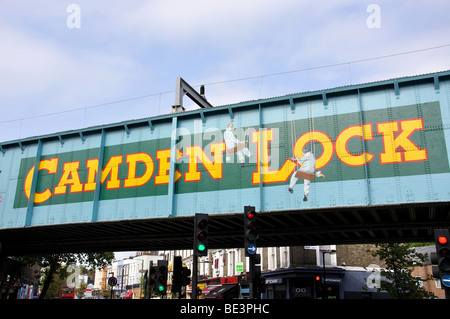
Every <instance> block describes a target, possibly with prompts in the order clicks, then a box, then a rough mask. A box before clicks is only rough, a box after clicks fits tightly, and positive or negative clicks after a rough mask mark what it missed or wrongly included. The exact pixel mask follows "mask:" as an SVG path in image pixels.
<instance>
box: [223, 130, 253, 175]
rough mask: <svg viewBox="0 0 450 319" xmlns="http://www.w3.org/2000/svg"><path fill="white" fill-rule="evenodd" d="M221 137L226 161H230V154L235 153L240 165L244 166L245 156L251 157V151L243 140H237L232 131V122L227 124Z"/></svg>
mask: <svg viewBox="0 0 450 319" xmlns="http://www.w3.org/2000/svg"><path fill="white" fill-rule="evenodd" d="M223 139H224V140H225V147H226V150H227V153H226V154H227V155H226V160H227V162H230V161H231V157H230V156H231V154H233V153H236V154H237V156H238V159H239V162H240V163H241V166H242V167H244V165H245V164H244V162H245V156H247V157H251V156H252V153H251V152H250V151H249V149H248V148H247V147H246V146H245V142H244V141H239V140H238V139H237V138H236V136H234V133H233V123H230V124H228V126H227V129H226V130H225V133H223Z"/></svg>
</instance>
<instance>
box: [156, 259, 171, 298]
mask: <svg viewBox="0 0 450 319" xmlns="http://www.w3.org/2000/svg"><path fill="white" fill-rule="evenodd" d="M167 266H168V262H167V260H158V266H157V267H156V293H157V294H158V295H161V296H163V295H165V294H166V292H167V272H168V269H167Z"/></svg>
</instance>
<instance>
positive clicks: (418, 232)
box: [0, 202, 450, 255]
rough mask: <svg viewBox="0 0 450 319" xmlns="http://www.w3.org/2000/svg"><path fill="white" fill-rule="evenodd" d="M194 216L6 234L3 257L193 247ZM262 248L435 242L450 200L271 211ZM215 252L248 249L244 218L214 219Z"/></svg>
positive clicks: (262, 223)
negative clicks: (434, 233)
mask: <svg viewBox="0 0 450 319" xmlns="http://www.w3.org/2000/svg"><path fill="white" fill-rule="evenodd" d="M193 219H194V218H193V217H174V218H161V219H145V220H126V221H114V222H98V223H82V224H64V225H54V226H39V227H37V226H36V227H27V228H15V229H6V230H1V231H0V242H1V245H2V251H1V253H2V254H4V255H33V254H49V253H63V252H100V251H128V250H138V251H152V250H175V249H192V241H193V228H194V227H193ZM258 227H259V233H260V237H259V239H258V246H259V247H270V246H297V245H326V244H336V245H339V244H358V243H379V242H432V241H433V229H435V228H450V202H443V203H432V204H422V205H417V204H416V205H393V206H378V207H377V206H371V207H351V208H349V207H345V208H334V209H318V210H301V211H283V212H265V213H260V214H259V215H258ZM209 235H210V237H209V248H211V249H213V248H239V247H243V242H244V238H243V214H227V215H210V216H209Z"/></svg>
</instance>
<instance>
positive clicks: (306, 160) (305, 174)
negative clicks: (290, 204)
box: [288, 147, 325, 202]
mask: <svg viewBox="0 0 450 319" xmlns="http://www.w3.org/2000/svg"><path fill="white" fill-rule="evenodd" d="M292 161H293V162H294V163H296V167H297V168H296V169H295V170H294V173H292V176H291V180H290V183H289V188H288V190H289V193H291V194H292V193H294V186H295V184H296V183H297V181H298V180H299V179H300V178H303V179H304V182H303V183H304V185H303V191H304V197H303V201H304V202H306V201H307V200H308V194H309V188H310V184H311V182H312V181H313V180H314V177H321V176H322V177H323V178H324V179H325V175H323V174H322V172H321V171H316V157H315V156H314V154H313V153H312V152H311V151H310V150H309V149H308V148H306V147H304V148H303V150H302V157H301V158H300V159H299V158H298V157H297V156H294V158H293V159H292ZM299 165H301V166H300V168H299Z"/></svg>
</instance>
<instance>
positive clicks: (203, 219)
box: [194, 214, 208, 256]
mask: <svg viewBox="0 0 450 319" xmlns="http://www.w3.org/2000/svg"><path fill="white" fill-rule="evenodd" d="M194 255H195V256H207V255H208V214H195V219H194Z"/></svg>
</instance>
